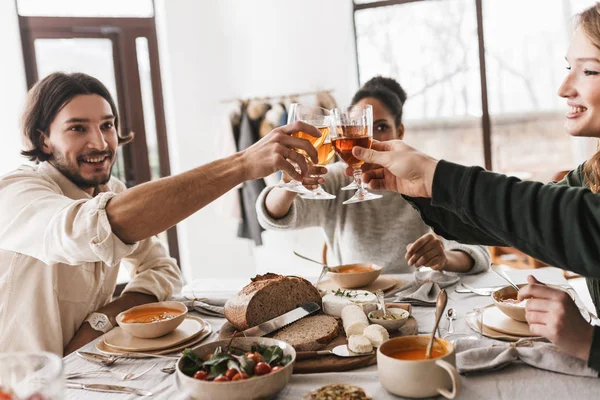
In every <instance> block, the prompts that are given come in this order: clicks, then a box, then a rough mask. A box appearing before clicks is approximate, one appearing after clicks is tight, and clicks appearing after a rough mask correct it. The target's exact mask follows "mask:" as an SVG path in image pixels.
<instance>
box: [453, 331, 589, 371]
mask: <svg viewBox="0 0 600 400" xmlns="http://www.w3.org/2000/svg"><path fill="white" fill-rule="evenodd" d="M454 346H455V348H456V369H457V370H458V372H459V373H461V374H469V373H474V372H485V371H493V370H498V369H502V368H504V367H506V366H507V365H509V364H512V363H515V362H519V361H520V362H523V363H525V364H528V365H530V366H532V367H534V368H539V369H543V370H546V371H552V372H558V373H560V374H566V375H575V376H586V377H593V378H598V372H597V371H595V370H593V369H591V368H589V367H588V366H587V364H586V362H585V361H583V360H581V359H579V358H576V357H572V356H570V355H568V354H565V353H563V352H561V351H560V349H559V348H558V347H556V346H555V345H553V344H551V343H547V342H542V341H536V340H532V339H521V340H519V341H517V342H514V343H500V342H498V341H494V340H488V339H484V340H469V339H463V340H458V341H456V343H454Z"/></svg>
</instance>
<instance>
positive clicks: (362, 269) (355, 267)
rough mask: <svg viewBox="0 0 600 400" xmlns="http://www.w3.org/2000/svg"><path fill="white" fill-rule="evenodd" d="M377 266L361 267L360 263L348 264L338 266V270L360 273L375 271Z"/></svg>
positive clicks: (341, 272) (343, 272) (347, 272)
mask: <svg viewBox="0 0 600 400" xmlns="http://www.w3.org/2000/svg"><path fill="white" fill-rule="evenodd" d="M374 270H375V268H373V267H371V266H369V267H361V266H359V265H346V266H344V267H338V268H336V272H337V273H339V274H358V273H361V272H370V271H374Z"/></svg>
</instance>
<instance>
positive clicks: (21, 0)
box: [17, 0, 154, 18]
mask: <svg viewBox="0 0 600 400" xmlns="http://www.w3.org/2000/svg"><path fill="white" fill-rule="evenodd" d="M17 9H18V12H19V15H27V16H44V17H138V18H144V17H153V16H154V7H153V5H152V0H127V1H123V0H103V1H82V0H52V1H48V0H17Z"/></svg>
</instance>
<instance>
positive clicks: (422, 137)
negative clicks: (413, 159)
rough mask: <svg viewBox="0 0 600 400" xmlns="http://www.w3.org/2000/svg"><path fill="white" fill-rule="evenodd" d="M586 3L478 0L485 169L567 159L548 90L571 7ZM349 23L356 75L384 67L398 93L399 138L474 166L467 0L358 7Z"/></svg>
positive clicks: (552, 89) (477, 116) (520, 169)
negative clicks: (488, 157) (487, 127)
mask: <svg viewBox="0 0 600 400" xmlns="http://www.w3.org/2000/svg"><path fill="white" fill-rule="evenodd" d="M356 3H357V4H359V3H366V2H365V1H360V2H359V1H357V2H356ZM368 3H370V4H374V5H375V4H376V2H368ZM594 3H595V1H593V0H560V1H547V0H502V1H493V0H482V6H483V7H482V8H483V9H482V11H483V19H482V26H483V31H484V37H483V39H484V45H485V59H486V65H485V67H486V68H485V70H486V76H487V79H486V81H485V82H486V87H487V101H488V105H489V115H490V119H491V154H492V160H493V163H492V167H493V169H494V170H496V171H500V172H505V173H510V174H514V175H518V176H521V177H524V178H528V179H536V180H541V181H546V180H548V179H550V178H551V177H552V176H553V175H554V174H555V173H556V172H557V171H558V170H562V169H572V168H574V167H575V165H574V163H575V162H574V158H573V152H572V150H571V149H572V147H573V146H572V145H571V141H572V139H571V138H569V136H568V135H566V134H565V133H564V129H563V119H564V113H565V111H566V105H565V101H564V99H561V98H560V97H559V96H558V95H557V93H556V92H557V89H558V87H559V85H560V83H561V81H562V79H563V78H564V76H565V66H566V63H565V60H564V56H565V54H566V51H567V46H568V40H569V37H570V34H571V30H572V23H571V22H572V16H573V14H575V13H577V12H580V11H581V10H583V9H585V8H587V7H589V6H591V5H593V4H594ZM355 22H356V35H357V52H358V63H359V72H360V80H361V83H364V82H365V81H367V80H368V79H370V78H371V77H373V76H375V75H386V76H391V77H394V78H396V79H397V80H398V81H399V82H400V84H401V85H402V86H403V87H404V88H405V89H406V91H407V93H408V100H407V103H406V105H405V114H404V115H405V125H406V128H407V129H406V141H407V142H408V143H410V144H412V145H414V146H416V147H417V148H419V149H421V150H423V151H426V152H428V153H431V154H432V155H435V156H437V157H441V158H445V159H448V160H450V161H456V162H460V163H463V164H478V165H483V164H484V163H483V141H482V130H481V118H482V116H483V111H482V106H481V81H480V72H479V53H478V35H477V15H476V0H432V1H415V2H408V3H405V4H396V5H390V6H386V7H378V8H364V9H360V10H356V11H355Z"/></svg>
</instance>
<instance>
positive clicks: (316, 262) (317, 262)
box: [294, 250, 335, 289]
mask: <svg viewBox="0 0 600 400" xmlns="http://www.w3.org/2000/svg"><path fill="white" fill-rule="evenodd" d="M294 254H295V255H296V256H298V257H300V258H302V259H304V260H307V261H310V262H314V263H315V264H319V265H321V266H323V269H322V270H321V275H319V279H317V283H315V287H316V288H317V289H319V283H321V279H323V277H324V276H325V275H326V274H327V272H335V269H334V268H331V267H329V266H328V265H327V264H323V263H322V262H320V261H317V260H313V259H312V258H310V257H306V256H303V255H302V254H300V253H296V251H295V250H294Z"/></svg>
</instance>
